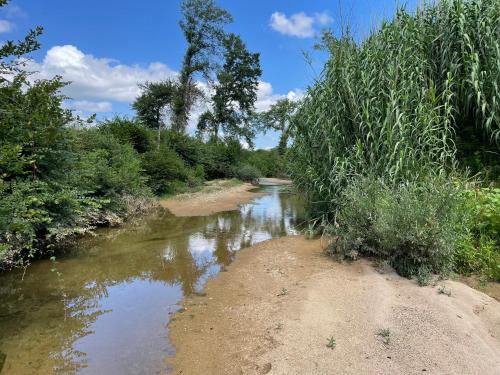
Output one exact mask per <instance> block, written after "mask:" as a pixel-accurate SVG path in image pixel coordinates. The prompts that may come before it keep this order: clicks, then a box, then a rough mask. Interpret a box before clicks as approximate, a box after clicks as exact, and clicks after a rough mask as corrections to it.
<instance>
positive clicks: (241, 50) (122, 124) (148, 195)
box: [0, 0, 282, 269]
mask: <svg viewBox="0 0 500 375" xmlns="http://www.w3.org/2000/svg"><path fill="white" fill-rule="evenodd" d="M5 3H6V1H5V0H0V6H3V5H5ZM182 4H183V10H184V17H185V20H184V21H183V22H181V27H182V28H183V30H184V32H185V34H186V37H187V41H188V50H187V52H186V54H187V57H186V59H185V62H184V63H185V64H184V68H183V72H182V74H181V76H180V79H179V81H177V80H167V81H163V82H145V83H142V84H141V85H140V87H141V89H142V93H141V95H140V96H139V97H138V98H137V99H136V101H135V102H134V103H133V108H134V109H135V111H136V113H137V118H131V119H128V118H123V117H117V118H114V119H109V120H103V121H99V122H97V123H96V122H95V121H94V118H92V117H91V118H90V119H88V120H86V121H83V120H82V119H80V118H78V117H75V116H74V115H73V114H72V113H71V111H68V110H65V109H63V102H64V100H65V99H66V98H65V97H64V95H62V94H61V89H63V88H64V86H65V85H66V83H64V82H63V81H62V79H61V78H60V77H55V78H54V79H52V80H41V81H33V80H32V79H31V77H30V74H29V73H27V72H26V71H24V65H23V63H22V58H24V57H25V56H26V55H27V54H29V53H30V52H33V51H34V50H36V49H38V48H39V44H38V41H37V37H38V36H39V35H40V34H41V32H42V29H41V28H37V29H35V30H33V31H31V32H30V33H29V34H28V35H27V36H26V38H25V40H23V41H21V42H19V43H17V44H16V43H14V42H11V41H8V42H6V43H4V44H2V46H1V47H0V66H1V70H2V76H1V77H0V140H1V144H0V269H2V268H10V267H13V266H18V265H20V264H26V262H27V261H29V259H30V258H33V257H35V256H39V255H44V254H47V252H50V251H52V249H53V248H54V246H55V245H58V244H60V243H61V242H63V241H66V240H69V239H72V238H74V237H75V235H78V234H83V233H87V232H89V231H92V230H93V229H94V228H95V227H96V226H100V225H114V224H117V223H120V222H121V221H123V219H124V218H126V217H127V216H129V215H132V214H136V213H139V212H142V211H144V210H146V209H149V208H151V207H153V206H154V199H153V198H154V196H155V195H156V196H165V195H170V194H174V193H179V192H183V191H186V190H190V189H195V188H196V187H198V186H200V185H201V184H202V183H203V182H204V181H205V180H208V179H217V178H233V177H236V178H239V179H241V180H245V181H253V180H255V179H256V178H258V177H260V176H261V175H266V176H274V175H279V174H281V173H282V157H281V156H280V155H279V154H278V152H277V151H276V150H269V151H265V150H257V151H252V150H247V149H244V148H243V147H242V145H241V143H240V138H241V137H243V138H244V139H245V140H246V141H248V142H249V143H251V140H252V137H253V136H254V131H253V126H254V124H253V122H252V123H251V122H250V121H249V117H251V116H252V115H253V109H254V103H255V99H256V89H257V78H258V76H259V75H260V74H261V70H260V65H259V55H258V54H252V53H249V52H248V51H247V50H246V47H245V44H244V43H243V41H242V40H241V39H240V38H239V37H238V36H236V35H234V34H226V33H224V31H223V29H222V25H223V24H224V23H225V22H226V21H229V18H228V16H227V12H225V11H224V10H221V9H219V8H217V7H216V6H215V4H214V3H213V2H211V1H198V0H186V1H184V2H183V3H182ZM207 7H208V8H209V9H208V8H207ZM207 9H208V10H210V14H209V16H210V17H207V14H206V12H207V11H208V10H207ZM220 17H222V18H223V19H224V20H226V21H224V22H222V23H221V22H220V21H221V19H220ZM193 33H195V34H196V33H198V34H200V33H201V34H203V35H201V34H200V35H199V37H200V38H202V40H200V39H197V38H194V39H192V38H191V37H192V36H193ZM219 47H221V48H222V50H223V51H224V50H225V51H226V52H225V53H222V54H221V55H220V58H221V59H222V60H221V61H222V64H218V61H217V60H214V56H216V55H213V54H212V55H210V53H212V52H214V51H212V50H213V49H218V48H219ZM207 54H209V55H210V58H208V57H207V56H208V55H207ZM247 68H248V69H247ZM196 72H202V73H203V74H204V75H206V76H209V75H210V74H213V75H215V76H217V77H218V78H219V87H220V88H218V89H216V94H215V97H214V98H213V99H214V101H215V102H216V105H215V109H214V111H215V112H214V113H215V114H216V116H213V118H212V119H211V121H212V122H211V126H212V131H211V132H210V134H209V135H208V136H203V135H204V134H203V131H201V130H204V128H203V129H200V135H199V136H197V137H194V136H191V135H188V134H186V126H187V121H188V120H189V114H190V109H191V107H192V105H193V103H194V101H195V100H201V99H203V93H202V92H201V90H200V89H199V88H198V87H197V85H196V84H195V82H194V81H193V79H194V74H195V73H196ZM235 85H236V86H235ZM228 87H231V88H232V89H231V90H228ZM235 87H236V88H235ZM238 88H239V89H238ZM238 90H240V91H238ZM219 127H220V128H221V129H224V134H221V133H220V132H219V131H218V130H213V129H218V128H219Z"/></svg>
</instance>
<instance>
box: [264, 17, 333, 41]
mask: <svg viewBox="0 0 500 375" xmlns="http://www.w3.org/2000/svg"><path fill="white" fill-rule="evenodd" d="M332 21H333V19H332V18H331V17H330V16H329V15H328V14H327V13H325V12H323V13H315V14H314V15H312V16H308V15H307V14H305V13H304V12H300V13H295V14H292V15H291V16H290V17H287V16H286V15H285V14H284V13H281V12H274V13H273V14H272V15H271V22H270V25H271V27H272V28H273V29H274V30H276V31H278V32H280V33H281V34H285V35H291V36H296V37H299V38H311V37H313V36H314V35H315V34H316V29H315V27H314V26H315V24H317V25H319V26H322V27H325V26H327V25H329V24H330V23H332Z"/></svg>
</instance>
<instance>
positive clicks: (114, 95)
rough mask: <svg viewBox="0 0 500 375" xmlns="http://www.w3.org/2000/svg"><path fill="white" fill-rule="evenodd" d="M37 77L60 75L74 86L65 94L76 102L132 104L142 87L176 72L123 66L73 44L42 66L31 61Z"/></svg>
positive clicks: (50, 53) (58, 48)
mask: <svg viewBox="0 0 500 375" xmlns="http://www.w3.org/2000/svg"><path fill="white" fill-rule="evenodd" d="M29 68H30V70H32V71H36V72H37V73H36V74H34V78H39V79H40V78H52V77H53V76H55V75H60V76H62V77H63V80H65V81H71V85H69V86H67V87H66V88H65V89H64V93H65V94H66V95H68V96H69V97H70V98H72V99H81V100H94V101H95V100H106V101H118V102H127V103H129V102H132V101H133V100H134V99H135V98H136V97H137V95H138V94H139V92H140V90H139V88H138V86H137V85H138V84H139V83H142V82H145V81H159V80H163V79H166V78H172V77H174V76H175V75H176V72H175V71H173V70H172V69H170V68H169V67H168V66H167V65H165V64H163V63H160V62H152V63H150V64H149V65H147V66H145V67H143V66H139V65H125V64H119V63H118V62H116V61H115V60H112V59H107V58H97V57H94V56H93V55H90V54H85V53H83V52H82V51H80V50H79V49H78V48H77V47H75V46H72V45H64V46H55V47H52V48H51V49H50V50H48V51H47V54H46V55H45V58H44V59H43V61H42V62H41V63H36V62H31V63H30V64H29Z"/></svg>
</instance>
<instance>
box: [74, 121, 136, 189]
mask: <svg viewBox="0 0 500 375" xmlns="http://www.w3.org/2000/svg"><path fill="white" fill-rule="evenodd" d="M74 147H75V149H74V151H75V153H76V157H75V160H74V164H73V168H72V170H71V172H70V175H69V177H68V182H69V184H70V185H71V186H77V187H79V188H80V189H81V190H82V191H85V192H87V194H92V196H98V197H106V198H110V197H111V198H115V197H118V196H123V195H126V194H131V195H141V194H143V193H145V192H146V189H145V184H144V178H143V177H142V176H141V168H142V166H141V159H140V157H139V155H138V154H137V152H136V151H135V150H134V148H133V147H132V145H131V144H130V143H128V142H124V143H121V142H120V141H119V140H118V139H117V138H115V137H114V135H113V134H112V133H110V131H109V128H108V127H107V126H104V127H103V128H100V127H97V128H91V129H87V130H78V131H77V132H76V139H75V145H74Z"/></svg>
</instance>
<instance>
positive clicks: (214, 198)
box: [160, 181, 263, 216]
mask: <svg viewBox="0 0 500 375" xmlns="http://www.w3.org/2000/svg"><path fill="white" fill-rule="evenodd" d="M255 188H256V186H254V185H252V184H240V185H237V186H231V185H229V184H228V183H227V181H216V182H213V183H209V184H207V186H206V187H205V188H204V189H203V190H201V191H199V192H196V193H192V194H181V195H178V196H175V197H173V198H170V199H164V200H161V201H160V204H161V205H162V206H163V207H165V208H167V209H169V210H170V211H171V212H172V213H173V214H174V215H175V216H208V215H211V214H214V213H216V212H222V211H232V210H237V209H238V205H240V204H244V203H248V202H250V201H251V200H252V199H255V198H256V197H259V196H261V195H263V194H262V193H255V192H251V191H250V190H252V189H255Z"/></svg>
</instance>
